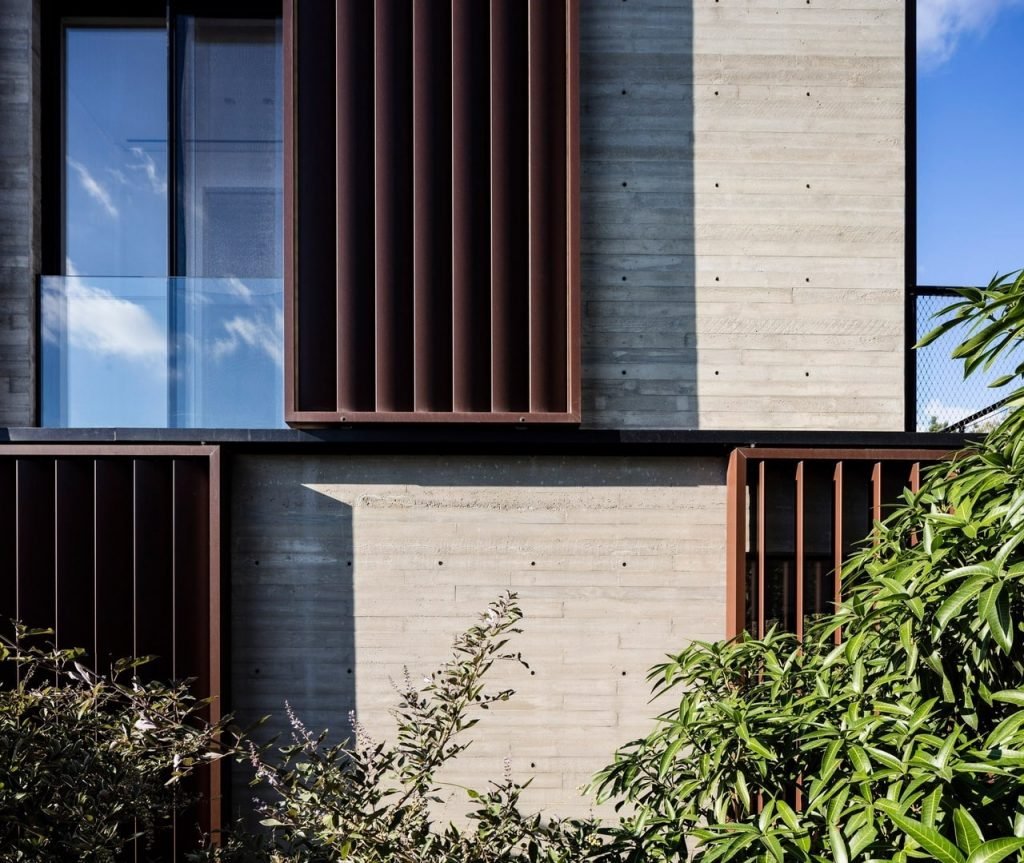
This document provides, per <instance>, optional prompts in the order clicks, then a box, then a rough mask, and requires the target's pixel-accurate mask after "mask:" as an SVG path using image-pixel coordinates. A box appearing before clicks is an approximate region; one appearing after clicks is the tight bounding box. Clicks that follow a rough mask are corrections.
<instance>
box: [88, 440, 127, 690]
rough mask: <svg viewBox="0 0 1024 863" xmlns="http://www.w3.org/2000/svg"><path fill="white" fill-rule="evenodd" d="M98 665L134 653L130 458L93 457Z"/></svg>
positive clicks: (107, 664)
mask: <svg viewBox="0 0 1024 863" xmlns="http://www.w3.org/2000/svg"><path fill="white" fill-rule="evenodd" d="M95 474H96V480H95V481H96V491H95V505H96V510H95V512H96V514H97V515H98V516H101V517H99V518H97V519H96V521H95V528H94V530H95V536H96V540H95V542H96V546H95V549H96V573H95V593H96V670H97V671H99V672H100V673H101V674H106V673H108V672H109V671H110V664H111V663H112V662H113V661H114V660H116V659H122V658H124V657H129V656H131V655H132V653H133V650H134V641H133V627H132V622H133V620H134V616H135V609H134V601H133V595H134V584H133V575H132V573H133V569H134V560H135V547H134V528H133V524H134V516H133V503H132V502H133V497H134V494H133V491H134V489H133V470H132V463H131V461H130V460H129V459H113V458H110V459H103V458H101V459H97V460H96V464H95Z"/></svg>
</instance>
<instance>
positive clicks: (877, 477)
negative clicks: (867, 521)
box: [871, 461, 882, 545]
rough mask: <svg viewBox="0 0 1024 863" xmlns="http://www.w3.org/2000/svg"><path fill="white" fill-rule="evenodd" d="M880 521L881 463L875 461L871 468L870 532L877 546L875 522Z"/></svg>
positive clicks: (877, 538)
mask: <svg viewBox="0 0 1024 863" xmlns="http://www.w3.org/2000/svg"><path fill="white" fill-rule="evenodd" d="M881 520H882V463H881V462H880V461H876V462H875V464H874V466H873V467H872V468H871V532H872V534H873V535H874V537H875V544H876V545H877V544H878V541H879V535H878V528H877V527H875V522H879V521H881Z"/></svg>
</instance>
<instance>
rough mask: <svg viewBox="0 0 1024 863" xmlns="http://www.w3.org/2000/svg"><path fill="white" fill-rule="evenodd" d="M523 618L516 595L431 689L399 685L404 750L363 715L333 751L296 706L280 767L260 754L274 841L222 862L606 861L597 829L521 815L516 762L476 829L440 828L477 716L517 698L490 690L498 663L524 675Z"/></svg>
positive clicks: (473, 797) (234, 845)
mask: <svg viewBox="0 0 1024 863" xmlns="http://www.w3.org/2000/svg"><path fill="white" fill-rule="evenodd" d="M521 617H522V612H521V610H520V608H519V606H518V604H517V601H516V596H515V594H507V595H506V596H504V597H502V598H500V599H498V600H497V601H495V602H494V603H492V604H491V605H490V607H489V608H488V610H487V612H486V613H485V614H484V615H482V617H481V618H480V621H479V623H477V624H476V625H474V626H472V627H470V628H469V629H468V630H466V631H465V632H464V633H462V634H460V635H459V636H458V637H457V638H456V639H455V642H454V645H453V648H452V656H451V658H450V659H449V660H448V661H446V662H445V663H444V664H443V665H442V666H441V667H440V668H439V669H438V670H436V671H435V672H434V673H433V674H431V676H430V677H429V678H428V679H427V680H426V681H425V682H424V685H423V686H416V685H414V684H413V683H412V681H411V679H410V677H409V675H408V673H406V675H405V678H404V680H403V681H402V682H401V683H400V684H398V685H397V686H396V689H397V691H398V698H399V703H398V707H397V708H396V709H395V710H394V712H393V714H394V717H395V721H396V726H397V735H396V739H395V742H394V743H393V744H389V743H384V742H378V741H374V740H372V739H371V738H370V737H369V735H368V734H367V732H366V730H365V729H364V728H363V727H362V726H361V725H360V724H359V723H358V722H357V721H356V720H355V718H354V717H353V718H352V725H353V731H354V735H353V738H352V739H351V740H349V741H345V742H344V743H341V744H336V745H327V743H326V740H325V736H324V734H320V735H313V734H311V733H310V732H309V731H308V730H307V729H306V727H305V726H304V725H303V723H302V721H301V720H300V719H299V717H297V716H296V715H295V713H294V712H293V711H292V710H291V709H290V708H289V709H288V715H289V719H290V721H291V726H292V742H291V744H290V745H288V746H285V747H283V748H282V749H280V750H279V751H280V756H281V757H280V759H279V760H275V759H272V758H270V757H269V755H268V753H267V751H265V750H259V749H256V748H255V747H253V748H251V749H250V761H251V763H252V765H253V767H254V768H255V771H256V780H255V781H256V783H262V784H263V785H265V786H268V787H269V788H270V789H271V790H272V792H273V795H274V800H273V802H271V803H269V804H266V805H265V806H264V807H263V811H262V814H263V816H264V820H263V822H262V823H263V824H264V825H266V826H267V827H270V828H271V829H272V830H273V837H272V840H271V841H270V842H269V843H264V845H263V848H262V849H260V850H257V849H256V848H255V846H258V845H259V844H260V843H259V841H258V840H257V839H254V838H253V837H245V836H244V835H243V836H239V837H236V838H235V839H234V840H232V841H231V842H230V843H229V844H228V846H227V847H226V848H225V849H224V850H222V851H219V852H216V853H215V854H214V856H215V857H217V859H222V860H224V859H232V858H233V857H241V858H244V857H245V856H246V855H253V854H254V853H259V854H260V855H262V856H263V858H264V859H268V858H269V859H271V860H278V861H283V860H290V861H291V860H293V861H303V863H320V861H325V863H326V861H337V860H354V861H359V863H427V861H450V863H485V861H486V863H504V861H509V863H511V861H524V863H525V861H531V863H532V861H537V860H541V859H543V860H546V861H549V863H560V861H566V863H568V861H581V860H583V859H585V858H588V857H589V858H593V859H597V858H598V857H599V856H600V853H601V851H602V847H603V846H602V844H601V842H600V840H599V837H598V834H597V832H596V825H594V824H593V823H590V822H575V821H558V820H552V821H547V820H545V819H544V818H542V817H541V816H540V815H535V814H534V815H526V814H524V813H523V812H522V811H521V810H520V796H521V794H522V791H523V788H524V786H523V785H519V784H517V783H515V782H514V781H513V780H512V777H511V774H510V770H509V767H508V764H507V763H506V766H505V777H504V779H503V780H502V781H501V782H498V783H495V784H493V785H492V786H491V787H490V788H489V789H488V790H486V791H475V790H467V792H466V793H467V795H468V798H469V801H470V805H471V806H472V807H474V808H473V811H471V812H470V813H469V814H468V826H465V827H462V826H457V825H455V824H452V823H443V822H438V821H437V820H436V814H437V806H438V805H440V804H441V802H442V798H441V796H440V795H441V786H440V783H439V782H438V780H437V773H438V771H439V770H440V768H441V767H442V766H443V765H445V764H446V763H448V762H450V761H452V760H453V759H455V758H456V757H457V756H458V755H459V754H460V753H461V752H463V751H464V750H465V749H466V748H467V747H468V746H469V743H470V741H468V740H465V739H464V738H463V737H462V733H463V732H465V731H467V730H469V729H470V728H472V727H473V726H475V725H476V723H477V722H478V721H479V716H477V715H473V714H475V713H476V712H477V711H482V710H487V709H488V708H490V707H491V706H492V705H494V704H496V703H498V702H503V701H506V700H508V699H509V698H510V697H511V696H512V694H513V693H512V690H509V689H504V690H499V691H491V690H488V689H487V688H486V687H485V685H484V676H485V675H486V674H487V673H488V671H490V669H491V668H492V667H493V666H494V665H495V664H496V663H519V664H522V665H525V662H523V659H522V657H521V655H520V654H518V653H511V652H510V651H509V650H508V649H507V644H508V640H509V637H510V636H511V635H513V634H514V633H517V632H519V631H520V630H519V627H518V622H519V620H520V618H521Z"/></svg>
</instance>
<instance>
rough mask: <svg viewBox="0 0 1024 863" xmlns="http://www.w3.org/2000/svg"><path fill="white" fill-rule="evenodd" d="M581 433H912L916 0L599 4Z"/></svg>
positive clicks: (587, 42)
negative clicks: (909, 70) (907, 324)
mask: <svg viewBox="0 0 1024 863" xmlns="http://www.w3.org/2000/svg"><path fill="white" fill-rule="evenodd" d="M580 17H581V20H580V29H581V101H582V114H581V137H582V151H583V164H582V172H581V173H582V210H583V242H582V251H583V258H582V274H583V303H584V338H583V345H584V390H583V393H584V407H585V418H584V419H585V423H586V424H587V425H591V426H598V427H623V426H646V427H665V428H669V427H674V428H731V429H763V428H773V429H783V428H790V429H808V428H814V429H857V430H881V429H888V430H895V429H900V428H902V423H903V342H902V339H903V285H904V275H903V254H904V250H903V240H904V236H903V235H904V230H903V221H904V183H903V172H904V143H905V138H904V95H905V94H904V84H905V80H904V79H905V71H904V30H905V24H904V20H905V3H904V0H629V2H624V0H584V2H582V3H581V13H580Z"/></svg>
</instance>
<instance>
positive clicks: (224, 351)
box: [211, 312, 284, 367]
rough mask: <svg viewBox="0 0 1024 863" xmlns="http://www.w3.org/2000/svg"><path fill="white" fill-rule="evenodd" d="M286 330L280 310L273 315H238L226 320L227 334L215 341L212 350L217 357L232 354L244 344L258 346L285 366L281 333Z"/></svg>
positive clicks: (280, 364)
mask: <svg viewBox="0 0 1024 863" xmlns="http://www.w3.org/2000/svg"><path fill="white" fill-rule="evenodd" d="M283 331H284V318H283V316H282V315H281V313H280V312H275V313H274V314H273V316H272V317H271V316H267V315H254V316H253V317H243V316H241V315H236V316H235V317H233V318H232V319H231V320H230V321H227V322H225V324H224V332H225V333H226V335H224V336H222V337H221V338H219V339H217V340H216V341H215V342H214V343H213V347H212V349H211V352H212V354H213V356H214V358H216V359H222V358H223V357H226V356H230V355H231V354H233V353H234V352H235V351H237V350H238V349H239V348H240V347H242V345H245V346H247V347H250V348H256V349H257V350H259V351H262V352H263V353H265V354H266V355H267V356H268V357H270V359H271V360H273V362H274V363H275V364H277V365H278V366H281V367H283V366H284V346H283V345H282V343H281V333H282V332H283Z"/></svg>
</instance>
